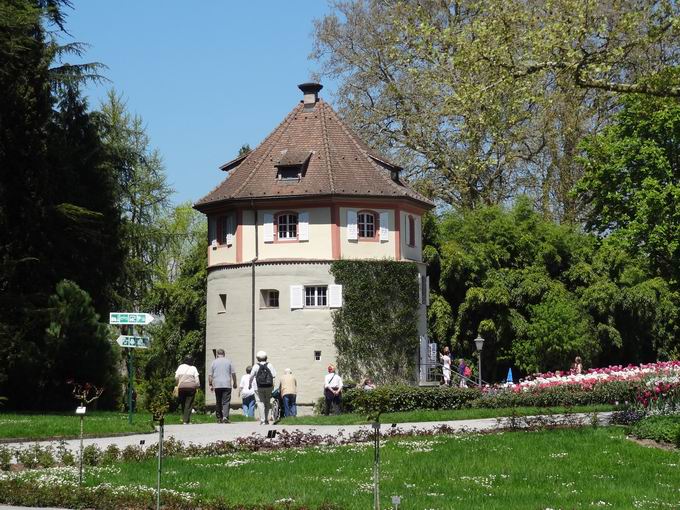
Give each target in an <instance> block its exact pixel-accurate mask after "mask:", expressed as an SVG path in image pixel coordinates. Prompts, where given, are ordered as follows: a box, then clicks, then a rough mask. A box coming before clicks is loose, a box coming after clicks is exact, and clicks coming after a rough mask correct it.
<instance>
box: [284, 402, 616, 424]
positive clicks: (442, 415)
mask: <svg viewBox="0 0 680 510" xmlns="http://www.w3.org/2000/svg"><path fill="white" fill-rule="evenodd" d="M614 409H615V407H614V406H611V405H592V406H579V407H553V408H546V407H515V408H507V409H445V410H441V411H439V410H434V409H420V410H416V411H402V412H398V413H384V414H382V415H380V421H381V422H382V423H417V422H422V421H453V420H472V419H478V418H499V417H506V416H512V415H513V414H514V415H515V416H535V415H540V414H563V413H595V412H604V411H613V410H614ZM365 423H369V422H368V421H367V419H366V415H364V414H354V413H347V414H339V415H335V416H298V417H295V418H282V419H281V421H279V424H281V425H357V424H365Z"/></svg>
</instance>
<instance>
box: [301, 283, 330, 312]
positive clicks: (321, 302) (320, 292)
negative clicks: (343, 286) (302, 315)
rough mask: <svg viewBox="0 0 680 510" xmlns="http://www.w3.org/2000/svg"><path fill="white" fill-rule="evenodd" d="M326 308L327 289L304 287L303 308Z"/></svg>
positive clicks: (324, 287)
mask: <svg viewBox="0 0 680 510" xmlns="http://www.w3.org/2000/svg"><path fill="white" fill-rule="evenodd" d="M322 306H328V287H327V286H326V285H323V286H321V285H320V286H317V287H305V308H315V307H322Z"/></svg>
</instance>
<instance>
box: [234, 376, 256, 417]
mask: <svg viewBox="0 0 680 510" xmlns="http://www.w3.org/2000/svg"><path fill="white" fill-rule="evenodd" d="M252 370H253V367H251V366H247V367H246V373H245V374H244V375H243V377H241V384H239V387H238V394H239V395H240V396H241V402H242V405H243V416H248V417H250V418H253V417H254V416H255V392H256V391H257V382H256V381H253V384H252V387H251V388H248V386H249V385H250V372H251V371H252Z"/></svg>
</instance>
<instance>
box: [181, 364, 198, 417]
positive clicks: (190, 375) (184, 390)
mask: <svg viewBox="0 0 680 510" xmlns="http://www.w3.org/2000/svg"><path fill="white" fill-rule="evenodd" d="M175 384H176V385H177V389H178V395H177V396H178V398H179V403H180V407H181V409H182V423H184V424H185V425H187V424H188V423H190V422H191V411H192V410H193V406H194V398H195V397H196V389H197V388H198V387H199V386H200V385H201V381H200V379H199V377H198V370H197V369H196V367H195V366H194V360H193V359H192V358H191V356H185V358H184V361H183V363H182V364H181V365H180V366H179V367H177V370H176V371H175Z"/></svg>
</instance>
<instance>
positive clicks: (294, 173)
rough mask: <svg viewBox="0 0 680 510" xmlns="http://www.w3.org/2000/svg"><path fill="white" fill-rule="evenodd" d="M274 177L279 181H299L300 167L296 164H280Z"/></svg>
mask: <svg viewBox="0 0 680 510" xmlns="http://www.w3.org/2000/svg"><path fill="white" fill-rule="evenodd" d="M278 170H279V171H278V173H277V174H276V178H277V179H279V180H280V181H299V180H300V177H301V169H300V167H298V166H282V167H279V169H278Z"/></svg>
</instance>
